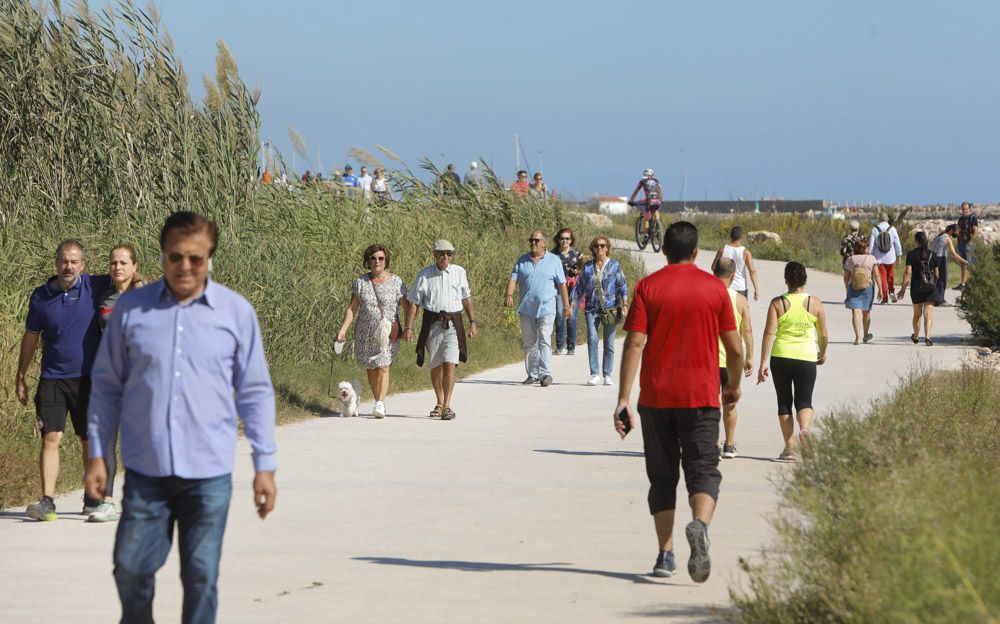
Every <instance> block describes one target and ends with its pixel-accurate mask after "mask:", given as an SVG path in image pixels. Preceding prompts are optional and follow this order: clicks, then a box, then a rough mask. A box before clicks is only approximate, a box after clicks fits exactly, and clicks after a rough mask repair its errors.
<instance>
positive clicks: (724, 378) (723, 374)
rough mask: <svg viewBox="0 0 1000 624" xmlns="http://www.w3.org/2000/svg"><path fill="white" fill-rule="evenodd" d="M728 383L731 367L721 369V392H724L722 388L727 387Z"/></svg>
mask: <svg viewBox="0 0 1000 624" xmlns="http://www.w3.org/2000/svg"><path fill="white" fill-rule="evenodd" d="M727 383H729V369H727V368H720V369H719V392H722V390H723V389H724V388H725V387H726V384H727Z"/></svg>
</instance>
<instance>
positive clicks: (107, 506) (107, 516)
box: [87, 501, 121, 522]
mask: <svg viewBox="0 0 1000 624" xmlns="http://www.w3.org/2000/svg"><path fill="white" fill-rule="evenodd" d="M120 515H121V514H119V513H118V510H117V509H115V504H114V503H113V502H112V501H104V502H102V503H101V504H100V505H98V506H97V509H95V510H94V512H93V513H91V514H90V515H89V516H87V522H114V521H115V520H117V519H118V518H119V516H120Z"/></svg>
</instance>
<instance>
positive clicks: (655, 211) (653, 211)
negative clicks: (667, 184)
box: [628, 169, 663, 233]
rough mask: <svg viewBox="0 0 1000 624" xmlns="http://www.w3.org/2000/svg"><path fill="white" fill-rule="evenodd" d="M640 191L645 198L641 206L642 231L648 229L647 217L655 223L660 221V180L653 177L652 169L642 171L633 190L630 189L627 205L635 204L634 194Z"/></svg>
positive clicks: (661, 192) (661, 193)
mask: <svg viewBox="0 0 1000 624" xmlns="http://www.w3.org/2000/svg"><path fill="white" fill-rule="evenodd" d="M639 191H642V192H643V193H644V194H645V199H644V201H643V202H641V203H642V204H643V208H642V231H643V233H645V232H647V231H648V230H649V219H650V218H653V219H656V221H657V223H659V221H660V203H661V202H662V201H663V188H662V187H661V186H660V181H659V180H657V179H656V178H654V177H653V170H652V169H645V170H644V171H643V172H642V179H641V180H639V183H638V184H637V185H636V186H635V190H634V191H632V196H631V197H629V198H628V204H629V206H635V205H636V203H635V196H636V195H638V194H639Z"/></svg>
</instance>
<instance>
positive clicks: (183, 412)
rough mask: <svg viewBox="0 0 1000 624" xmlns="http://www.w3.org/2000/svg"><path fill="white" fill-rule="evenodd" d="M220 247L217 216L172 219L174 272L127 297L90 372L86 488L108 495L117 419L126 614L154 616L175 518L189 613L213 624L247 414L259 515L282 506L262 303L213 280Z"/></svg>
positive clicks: (164, 239)
mask: <svg viewBox="0 0 1000 624" xmlns="http://www.w3.org/2000/svg"><path fill="white" fill-rule="evenodd" d="M217 242H218V230H217V229H216V226H215V224H214V223H213V222H211V221H208V220H206V219H205V218H204V217H202V216H200V215H197V214H194V213H191V212H177V213H174V214H172V215H171V216H170V217H169V218H168V219H167V221H166V223H165V224H164V226H163V229H162V231H161V233H160V250H161V251H162V256H161V263H162V264H163V274H164V278H163V279H162V280H160V281H158V282H155V283H153V284H151V285H149V286H147V287H145V288H140V289H138V290H133V291H129V292H127V293H125V294H124V295H123V296H122V297H121V299H119V300H118V303H117V305H115V309H114V312H112V314H111V317H110V319H109V320H108V324H107V328H106V329H105V332H104V338H103V340H102V341H101V345H100V348H99V350H98V354H97V360H96V361H95V363H94V368H93V371H92V373H91V379H92V394H91V399H90V405H89V409H88V416H89V422H88V433H89V436H90V440H91V443H90V459H89V461H88V463H87V474H86V477H85V480H84V485H85V486H86V490H87V492H89V493H92V494H94V495H95V496H96V497H97V498H98V499H100V498H102V497H103V493H104V487H105V484H106V483H107V477H108V475H107V468H106V466H105V454H106V453H111V452H114V451H113V449H114V447H113V446H112V436H113V435H114V431H115V429H116V428H117V427H118V426H119V424H120V425H121V450H122V460H123V462H124V464H125V468H126V472H125V494H124V500H123V501H122V506H123V512H122V516H121V521H120V524H119V526H118V533H117V536H116V539H115V549H114V564H115V567H114V577H115V582H116V584H117V586H118V594H119V597H120V599H121V603H122V621H123V622H152V621H153V620H152V613H153V611H152V609H153V588H154V582H155V575H156V571H157V570H158V569H159V568H160V567H162V566H163V563H164V562H165V561H166V559H167V554H168V553H169V552H170V543H171V536H172V535H173V525H174V524H175V523H176V524H177V527H178V534H179V544H180V559H181V582H182V583H183V586H184V604H183V614H182V621H184V622H213V621H215V613H216V609H217V607H218V593H217V589H216V582H217V579H218V574H219V559H220V556H221V554H222V536H223V532H224V531H225V526H226V516H227V515H228V511H229V499H230V495H231V492H232V484H231V481H230V473H232V470H233V455H234V452H235V447H236V424H237V423H236V421H237V417H238V418H239V419H241V420H242V421H243V424H244V428H245V431H246V437H247V440H249V442H250V446H251V448H252V455H253V463H254V470H255V471H256V475H255V477H254V483H253V489H254V501H255V502H256V504H257V513H258V515H259V516H260V517H261V518H264V517H265V516H267V514H268V513H269V512H270V511H271V510H272V509H274V501H275V496H276V495H277V490H276V488H275V485H274V470H275V444H274V416H275V413H274V412H275V410H274V389H273V388H272V386H271V378H270V374H269V373H268V369H267V362H266V361H265V359H264V347H263V344H262V340H261V333H260V326H259V325H258V323H257V316H256V313H255V312H254V309H253V307H252V306H251V305H250V303H249V302H247V301H246V300H245V299H244V298H243V297H241V296H240V295H238V294H237V293H235V292H233V291H232V290H229V289H228V288H226V287H225V286H222V285H221V284H217V283H215V282H213V281H212V280H210V279H208V272H209V269H210V268H211V262H212V260H211V258H212V255H213V254H214V253H215V247H216V244H217Z"/></svg>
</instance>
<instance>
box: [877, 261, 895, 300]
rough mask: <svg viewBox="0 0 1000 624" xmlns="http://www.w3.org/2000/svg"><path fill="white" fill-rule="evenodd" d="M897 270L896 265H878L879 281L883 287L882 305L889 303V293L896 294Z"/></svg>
mask: <svg viewBox="0 0 1000 624" xmlns="http://www.w3.org/2000/svg"><path fill="white" fill-rule="evenodd" d="M895 268H896V265H895V264H880V265H878V280H879V282H880V283H881V285H882V303H888V302H889V293H891V292H896V290H895V288H893V284H892V282H893V278H894V277H895V276H894V274H893V270H894V269H895ZM887 282H888V283H887Z"/></svg>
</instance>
